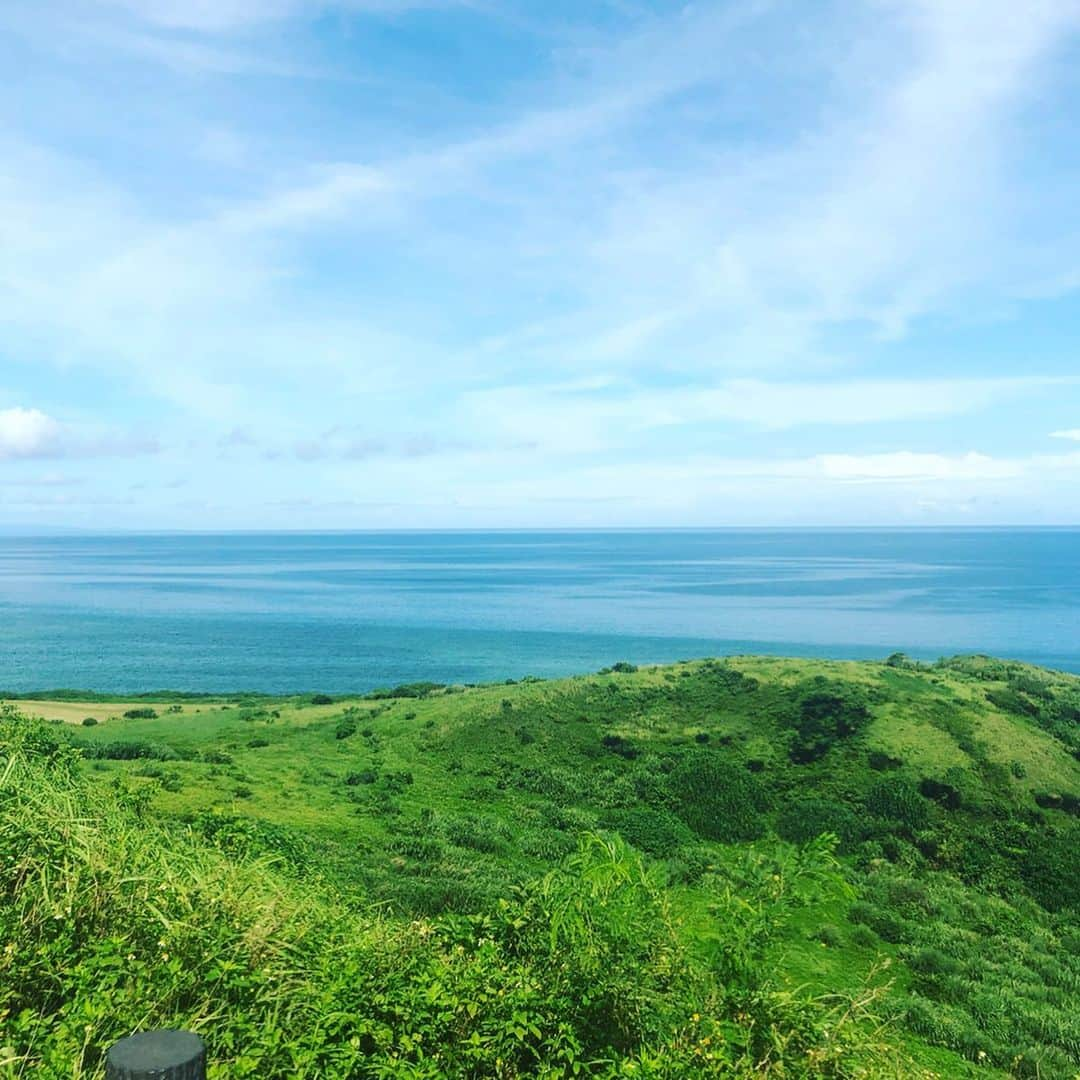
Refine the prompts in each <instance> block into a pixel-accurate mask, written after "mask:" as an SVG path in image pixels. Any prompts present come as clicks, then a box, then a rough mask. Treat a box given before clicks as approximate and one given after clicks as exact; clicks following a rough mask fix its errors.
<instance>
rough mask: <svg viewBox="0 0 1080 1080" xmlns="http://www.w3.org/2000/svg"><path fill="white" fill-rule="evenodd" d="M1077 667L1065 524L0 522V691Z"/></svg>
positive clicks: (1075, 536)
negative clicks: (675, 668) (313, 526)
mask: <svg viewBox="0 0 1080 1080" xmlns="http://www.w3.org/2000/svg"><path fill="white" fill-rule="evenodd" d="M898 649H899V650H902V651H904V652H907V653H909V654H911V655H912V656H916V657H920V658H924V659H934V658H937V657H938V656H942V655H951V654H953V653H958V652H975V651H978V652H988V653H994V654H997V655H1000V656H1007V657H1013V658H1017V659H1022V660H1028V661H1032V662H1034V663H1039V664H1046V665H1049V666H1051V667H1056V668H1062V669H1066V670H1070V671H1080V530H1065V529H1043V530H1040V529H971V530H955V531H948V530H941V531H939V530H893V531H884V530H883V531H877V530H835V531H834V530H812V531H794V530H760V531H757V530H747V529H738V530H715V531H713V530H685V531H684V530H678V531H659V530H658V531H640V532H627V531H617V532H576V531H575V532H558V531H551V532H491V533H476V532H445V533H415V532H414V533H400V534H391V533H319V534H315V533H311V534H297V533H293V534H228V535H193V534H186V535H140V536H133V535H124V536H120V535H108V536H106V535H100V536H90V535H66V536H51V537H36V538H35V537H17V538H13V537H8V538H0V689H8V690H12V691H26V690H31V689H42V688H55V687H79V688H86V689H94V690H102V691H109V692H117V691H143V690H152V689H162V688H169V689H176V690H191V691H226V690H241V689H254V690H264V691H268V692H289V691H301V690H303V691H306V690H324V691H327V692H331V693H337V692H343V691H346V690H366V689H370V688H373V687H376V686H386V685H390V684H394V683H399V682H413V681H417V680H421V679H431V680H434V681H437V682H481V681H489V680H499V679H505V678H510V677H520V676H522V675H526V674H532V675H539V676H555V675H564V674H571V673H578V672H586V671H593V670H596V669H597V668H599V667H602V666H605V665H607V664H610V663H612V662H614V661H616V660H630V661H634V662H638V663H642V662H650V661H669V660H675V659H680V658H686V657H695V656H705V655H721V654H730V653H748V652H753V653H782V654H789V655H800V656H829V657H883V656H886V655H887V654H888V653H890V652H893V651H894V650H898Z"/></svg>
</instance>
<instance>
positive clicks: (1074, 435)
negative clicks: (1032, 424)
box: [1050, 428, 1080, 442]
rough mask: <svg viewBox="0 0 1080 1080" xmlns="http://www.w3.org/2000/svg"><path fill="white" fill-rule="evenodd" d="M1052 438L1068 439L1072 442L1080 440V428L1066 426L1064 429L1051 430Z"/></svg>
mask: <svg viewBox="0 0 1080 1080" xmlns="http://www.w3.org/2000/svg"><path fill="white" fill-rule="evenodd" d="M1050 438H1051V439H1068V440H1070V441H1071V442H1080V428H1066V429H1065V430H1064V431H1051V432H1050Z"/></svg>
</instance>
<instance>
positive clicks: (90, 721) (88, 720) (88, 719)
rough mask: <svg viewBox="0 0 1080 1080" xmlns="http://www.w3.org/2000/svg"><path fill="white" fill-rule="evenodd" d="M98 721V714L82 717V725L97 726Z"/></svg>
mask: <svg viewBox="0 0 1080 1080" xmlns="http://www.w3.org/2000/svg"><path fill="white" fill-rule="evenodd" d="M97 722H98V720H97V717H96V716H84V717H83V719H82V726H83V727H97Z"/></svg>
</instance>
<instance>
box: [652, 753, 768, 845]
mask: <svg viewBox="0 0 1080 1080" xmlns="http://www.w3.org/2000/svg"><path fill="white" fill-rule="evenodd" d="M668 788H669V791H670V793H671V796H672V798H673V799H674V802H675V805H676V809H677V812H678V814H679V816H680V817H681V818H682V819H683V821H685V822H686V824H687V825H689V826H690V828H691V829H693V830H694V832H696V833H697V834H698V835H699V836H703V837H705V839H707V840H721V841H723V842H725V843H733V842H735V841H739V840H753V839H756V838H757V837H759V836H761V835H763V833H764V831H765V823H764V817H763V813H764V811H765V810H766V809H767V807H768V802H769V800H768V797H767V794H766V791H765V788H764V787H763V786H762V785H761V783H760V782H759V781H758V780H756V779H755V778H754V777H753V776H752V775H750V774H748V773H747V772H746V771H745V770H744V769H740V768H738V767H737V766H735V765H731V764H729V763H728V762H725V761H723V760H721V759H720V758H719V757H718V756H715V755H712V754H709V753H708V752H704V751H694V752H692V753H690V754H687V755H686V756H684V757H683V758H682V759H680V761H679V763H678V764H677V765H676V767H675V768H674V769H673V770H672V772H671V773H670V775H669V776H668Z"/></svg>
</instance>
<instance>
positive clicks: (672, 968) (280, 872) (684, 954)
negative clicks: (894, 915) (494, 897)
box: [0, 709, 917, 1080]
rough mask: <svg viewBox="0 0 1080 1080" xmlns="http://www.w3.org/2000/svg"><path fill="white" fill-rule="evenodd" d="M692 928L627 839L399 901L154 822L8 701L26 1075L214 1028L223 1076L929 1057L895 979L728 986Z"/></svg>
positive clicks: (8, 987) (735, 1071)
mask: <svg viewBox="0 0 1080 1080" xmlns="http://www.w3.org/2000/svg"><path fill="white" fill-rule="evenodd" d="M804 861H805V860H804ZM805 869H806V874H805V877H806V880H807V881H812V880H813V878H814V874H815V873H816V872H817V871H816V870H814V868H812V867H805ZM819 869H820V868H819ZM824 869H825V870H826V871H827V870H828V867H827V866H826V867H825V868H824ZM770 881H771V878H770ZM720 887H721V886H720V883H719V882H717V888H718V889H719V888H720ZM723 887H724V888H725V889H726V890H727V891H726V892H725V893H724V895H725V896H726V897H727V899H728V902H729V903H728V905H727V906H730V900H731V893H730V888H731V882H730V881H728V882H726V884H724V886H723ZM770 887H773V886H770ZM748 888H751V892H752V886H748ZM746 903H747V904H749V905H751V906H752V907H753V908H754V910H755V911H757V910H759V909H760V907H761V897H759V896H754V895H748V896H747V897H746ZM725 910H727V907H726V906H725V905H719V906H718V913H717V915H716V919H717V922H716V924H715V926H714V930H715V933H716V934H717V935H718V936H719V937H720V938H722V937H723V935H724V933H725V926H724V923H723V919H724V918H725V917H726V916H725V915H724V911H725ZM734 928H735V927H734V923H732V929H734ZM684 941H685V935H684V933H683V931H682V928H681V927H680V926H679V924H678V921H677V919H676V918H675V916H674V915H673V913H672V909H671V907H670V905H669V903H668V900H667V892H666V890H665V888H664V887H663V883H662V882H661V880H660V879H659V878H658V877H657V876H656V872H655V870H648V869H646V867H645V866H644V865H643V863H642V861H641V858H640V857H639V856H638V855H637V854H636V853H635V852H634V851H633V849H631V848H629V847H628V845H626V844H625V843H624V842H623V841H621V840H620V839H618V838H617V837H601V836H591V837H590V836H586V837H584V838H583V839H582V841H581V843H580V846H579V848H578V850H577V851H576V852H575V853H574V854H572V855H571V856H569V857H568V858H567V859H566V860H565V861H564V862H563V863H561V864H560V865H559V866H558V867H557V868H556V869H554V870H552V871H551V872H550V873H549V874H547V875H546V876H544V877H543V878H542V879H541V880H538V881H536V882H533V883H532V884H530V885H527V886H525V887H523V888H521V889H519V890H517V891H516V892H515V894H514V896H513V897H512V898H511V899H507V900H504V901H501V902H500V903H498V904H497V905H495V906H494V907H493V908H492V909H490V910H488V911H485V912H478V913H477V914H475V915H473V916H453V917H449V916H448V917H444V918H440V919H433V920H432V919H419V920H413V921H405V920H401V919H395V918H392V917H389V916H387V915H385V914H384V913H383V912H381V911H380V910H379V909H378V908H376V907H374V906H369V905H368V904H367V903H366V902H365V900H364V898H363V897H362V896H359V895H358V894H357V893H356V892H355V891H348V890H343V889H340V888H335V887H334V886H332V885H330V884H324V883H320V882H319V881H318V880H317V879H314V880H313V879H312V878H310V877H309V878H306V879H301V878H299V877H298V876H297V875H296V874H295V872H285V870H284V868H283V867H280V866H278V865H276V860H275V857H274V856H273V855H272V854H270V855H263V856H260V857H258V858H239V857H230V856H229V855H227V854H225V853H224V852H223V851H222V850H220V849H218V848H216V847H213V846H212V845H211V844H210V843H208V842H207V840H206V839H205V837H204V836H203V835H202V833H200V832H198V831H196V830H194V829H190V828H180V827H177V828H170V827H168V826H166V825H165V824H162V823H160V822H158V821H156V820H155V819H153V818H152V817H151V816H149V815H148V814H147V812H146V806H145V800H144V799H143V798H141V797H140V796H139V795H137V794H134V793H132V792H131V791H129V790H127V789H126V788H125V787H123V786H122V785H120V786H116V785H114V786H111V787H103V786H100V785H94V784H90V783H87V782H85V781H84V779H83V778H82V776H81V775H80V771H79V762H78V758H77V754H76V753H75V752H74V751H72V750H71V749H70V748H69V747H67V746H66V745H65V744H64V743H63V741H62V740H60V739H59V738H57V737H56V735H55V733H54V731H52V730H51V729H49V728H48V727H47V726H45V725H42V724H40V723H35V722H31V721H28V720H25V719H24V718H22V717H21V716H19V715H18V714H16V713H15V712H14V711H13V710H11V709H3V710H2V711H0V1075H3V1076H6V1077H8V1078H16V1077H19V1078H22V1077H35V1078H41V1080H60V1078H62V1077H63V1078H70V1077H90V1078H95V1077H99V1076H100V1075H101V1072H102V1059H103V1054H104V1051H105V1049H106V1048H107V1047H108V1046H109V1045H110V1044H111V1043H112V1042H113V1041H114V1040H116V1039H118V1038H120V1037H122V1036H124V1035H126V1034H128V1033H130V1032H132V1031H135V1030H139V1029H146V1028H153V1027H159V1026H180V1027H185V1028H190V1029H193V1030H195V1031H198V1032H200V1033H201V1034H202V1035H203V1036H204V1037H205V1038H206V1040H207V1043H208V1044H209V1048H210V1056H211V1061H212V1067H211V1076H212V1077H215V1078H219V1080H220V1078H225V1077H229V1078H246V1077H259V1078H262V1080H272V1078H277V1077H281V1078H285V1077H289V1078H293V1077H310V1078H315V1077H319V1078H327V1080H335V1078H352V1077H356V1078H386V1080H389V1078H395V1080H401V1078H405V1080H410V1078H417V1080H418V1078H432V1080H434V1078H436V1077H439V1078H443V1077H449V1078H452V1080H453V1078H462V1080H464V1078H467V1077H468V1078H473V1077H476V1078H479V1077H505V1078H509V1077H524V1076H538V1077H547V1078H549V1080H550V1078H555V1077H571V1076H597V1077H625V1076H645V1077H654V1078H657V1080H659V1078H679V1077H697V1076H703V1077H708V1076H746V1077H749V1076H775V1077H778V1078H779V1077H856V1076H896V1077H900V1076H912V1075H917V1074H916V1072H915V1071H914V1070H913V1069H912V1067H911V1066H910V1063H909V1062H907V1061H906V1059H905V1058H903V1056H902V1055H900V1054H899V1053H898V1052H897V1051H896V1050H895V1049H894V1048H893V1046H892V1045H891V1044H890V1040H889V1038H888V1037H887V1035H886V1032H885V1029H884V1028H883V1027H882V1025H881V1024H880V1023H879V1022H878V1021H877V1020H875V1018H874V1012H875V1008H876V1003H877V1001H878V998H879V997H880V994H881V992H882V991H881V989H880V988H878V989H869V990H866V991H861V992H859V993H856V994H853V995H851V996H849V997H847V998H839V997H830V998H818V999H811V998H806V997H800V996H798V995H792V994H790V993H781V992H779V991H776V990H774V989H771V988H770V986H769V982H768V980H767V979H765V978H764V977H763V971H762V970H757V969H754V968H753V967H752V966H749V967H747V969H746V971H744V972H743V974H742V976H741V977H740V979H739V980H737V981H735V980H733V979H730V978H729V979H728V980H727V981H721V980H720V979H719V978H718V977H717V974H716V970H715V969H714V968H713V967H711V966H710V965H709V964H707V963H705V962H704V961H702V960H701V959H699V958H697V957H696V956H695V954H694V953H692V952H691V951H690V950H688V948H687V947H686V945H685V943H684Z"/></svg>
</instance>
